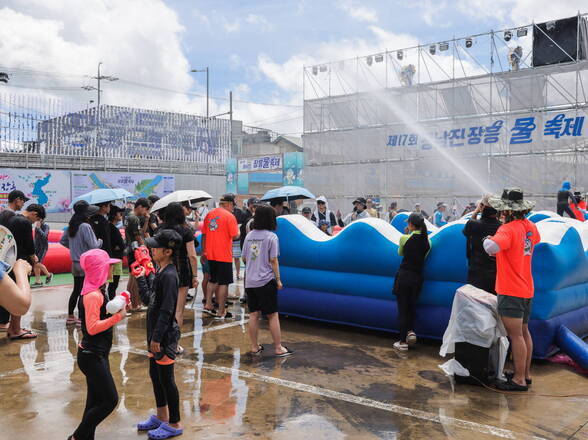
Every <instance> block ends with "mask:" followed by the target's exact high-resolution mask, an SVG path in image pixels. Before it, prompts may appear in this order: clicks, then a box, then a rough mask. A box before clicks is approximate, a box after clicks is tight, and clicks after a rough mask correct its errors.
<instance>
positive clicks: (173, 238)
mask: <svg viewBox="0 0 588 440" xmlns="http://www.w3.org/2000/svg"><path fill="white" fill-rule="evenodd" d="M145 243H146V244H147V246H148V247H149V248H150V249H151V253H152V255H153V261H154V262H155V263H156V264H157V267H158V270H157V274H156V275H155V276H153V274H150V275H149V278H146V277H145V269H142V271H141V274H140V275H139V277H138V278H137V283H138V285H139V293H140V295H141V300H142V301H143V303H144V304H146V305H148V306H149V308H148V310H147V344H148V346H149V376H150V377H151V382H152V383H153V393H154V394H155V402H156V404H157V415H156V416H154V415H152V416H150V417H149V418H148V419H147V420H145V421H143V422H140V423H139V424H138V425H137V429H138V430H139V431H149V438H151V439H166V438H170V437H175V436H177V435H181V434H182V433H183V428H182V425H181V424H180V395H179V393H178V388H177V386H176V382H175V378H174V362H175V358H176V352H177V347H178V341H179V340H180V329H179V327H178V323H177V321H176V317H175V314H176V313H175V312H176V303H177V301H178V283H179V281H178V272H177V270H176V266H175V265H174V263H173V261H174V259H175V258H176V255H175V254H176V252H177V250H178V248H179V247H180V246H181V245H182V244H183V241H182V237H181V235H180V234H178V233H177V232H176V231H174V230H172V229H163V230H160V231H159V232H158V233H157V234H155V237H150V238H147V239H146V240H145Z"/></svg>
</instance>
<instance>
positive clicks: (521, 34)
mask: <svg viewBox="0 0 588 440" xmlns="http://www.w3.org/2000/svg"><path fill="white" fill-rule="evenodd" d="M526 36H527V28H526V27H524V28H519V29H517V37H519V38H520V37H526Z"/></svg>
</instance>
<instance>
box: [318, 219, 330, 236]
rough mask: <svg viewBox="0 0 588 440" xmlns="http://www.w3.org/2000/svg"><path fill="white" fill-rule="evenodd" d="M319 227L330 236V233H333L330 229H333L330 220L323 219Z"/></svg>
mask: <svg viewBox="0 0 588 440" xmlns="http://www.w3.org/2000/svg"><path fill="white" fill-rule="evenodd" d="M318 228H319V229H320V230H321V231H323V232H324V233H325V234H327V235H329V236H330V235H333V234H331V232H330V230H331V224H330V223H329V222H328V221H326V220H321V221H320V222H319V225H318Z"/></svg>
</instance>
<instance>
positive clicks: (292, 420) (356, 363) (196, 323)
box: [0, 283, 588, 440]
mask: <svg viewBox="0 0 588 440" xmlns="http://www.w3.org/2000/svg"><path fill="white" fill-rule="evenodd" d="M121 284H122V283H121ZM70 290H71V288H70V287H69V286H58V287H48V288H41V289H37V290H34V298H33V306H32V308H31V312H29V314H28V315H27V316H26V317H25V318H24V319H23V323H24V324H25V325H26V326H30V327H32V328H34V329H35V330H37V331H39V337H38V339H37V340H35V341H26V342H25V341H22V342H8V341H7V340H6V338H5V337H4V336H0V389H1V390H2V401H1V402H0V412H1V413H2V416H3V423H2V428H1V431H0V439H13V440H20V439H66V438H67V436H68V435H69V434H71V433H72V432H73V430H74V429H75V427H76V426H77V424H78V423H79V420H80V417H81V414H82V412H83V408H84V404H85V392H86V387H85V379H84V376H83V375H82V374H81V372H80V371H79V369H78V368H77V366H76V364H75V355H76V350H77V349H76V346H77V342H78V341H79V338H80V333H79V330H76V329H75V328H66V326H65V318H66V313H65V312H64V310H65V309H66V305H67V298H68V296H69V292H70ZM240 291H242V286H235V287H233V288H232V291H231V293H232V294H239V293H240ZM200 299H201V296H200V295H199V296H198V298H197V300H196V301H195V304H194V308H192V305H188V307H187V308H186V315H185V316H186V318H185V322H184V327H183V329H182V331H183V335H182V340H181V344H182V345H183V346H184V348H185V349H186V353H185V354H184V355H183V356H182V357H181V358H179V360H178V362H177V363H176V382H177V384H178V388H179V390H180V398H181V411H182V423H183V424H184V426H185V434H184V438H197V437H198V438H199V437H200V436H202V437H205V438H207V439H225V438H243V439H307V438H310V439H312V440H319V439H328V440H334V439H343V438H346V439H396V438H402V439H404V438H406V439H417V438H429V439H436V438H456V439H485V438H533V437H539V438H574V439H588V380H587V379H586V377H583V376H580V375H578V374H576V373H575V372H573V371H571V370H568V369H566V368H564V367H561V366H558V365H553V364H549V363H547V362H538V363H536V364H535V366H534V371H533V373H534V377H533V390H532V392H530V393H529V394H526V395H504V394H498V393H495V392H492V391H488V390H485V389H482V388H478V387H472V386H466V385H457V386H456V388H455V390H452V386H451V384H450V382H449V380H448V379H447V378H446V377H445V376H444V375H443V374H442V372H441V370H440V369H439V368H438V365H439V364H441V363H443V362H444V360H443V359H442V358H440V357H439V356H438V355H437V352H438V350H439V343H438V342H434V341H426V342H422V343H419V345H418V346H417V348H416V349H414V350H413V351H410V352H409V353H408V354H407V355H404V356H402V355H400V354H398V353H396V352H395V351H394V350H393V349H392V343H393V341H394V340H393V335H389V334H385V333H379V332H369V331H364V330H358V329H355V328H351V327H343V326H331V325H326V324H322V323H315V322H311V321H305V320H300V319H293V318H287V317H285V318H282V320H281V323H282V331H283V339H284V345H287V346H288V347H289V348H291V349H292V350H294V351H295V354H294V355H293V356H291V357H289V358H281V359H280V358H275V357H274V356H272V346H271V338H270V334H269V331H268V329H267V325H266V323H265V322H262V324H261V332H260V342H261V343H263V344H264V346H265V350H264V352H263V354H262V355H261V356H259V357H255V358H254V357H251V356H250V355H248V354H247V352H248V350H249V344H248V339H247V334H246V328H247V321H248V317H247V315H246V313H245V312H246V311H245V309H243V308H241V307H240V306H238V305H234V306H232V309H231V310H232V312H233V313H234V314H235V318H236V319H235V320H229V321H226V322H219V321H214V320H212V319H211V318H208V317H203V316H202V313H201V311H200V309H201V303H200ZM145 350H146V343H145V314H144V313H139V314H134V315H133V316H132V317H130V318H128V319H126V320H125V321H123V322H122V323H121V324H119V325H118V326H117V327H116V331H115V340H114V347H113V351H112V353H111V355H110V364H111V369H112V373H113V376H114V379H115V382H116V385H117V388H118V392H119V395H120V401H119V405H118V407H117V409H116V410H115V411H114V413H113V414H111V415H110V416H109V417H108V419H106V421H105V422H104V423H103V424H101V425H100V426H99V428H98V433H97V435H96V438H97V439H121V440H124V439H136V438H139V439H146V438H147V436H146V435H145V434H138V433H137V432H136V430H135V427H134V425H135V424H136V423H137V422H138V421H139V420H142V419H145V418H147V416H148V415H149V414H151V413H153V411H154V398H153V394H152V388H151V382H150V380H149V376H148V362H147V358H146V356H145V353H146V352H145ZM569 394H574V395H578V394H583V395H584V396H583V397H581V396H575V397H553V396H549V397H548V396H543V395H558V396H561V395H569Z"/></svg>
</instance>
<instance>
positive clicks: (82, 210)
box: [73, 200, 100, 217]
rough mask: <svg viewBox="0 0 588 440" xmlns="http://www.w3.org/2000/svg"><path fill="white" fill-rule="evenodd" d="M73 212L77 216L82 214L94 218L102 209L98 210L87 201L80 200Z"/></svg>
mask: <svg viewBox="0 0 588 440" xmlns="http://www.w3.org/2000/svg"><path fill="white" fill-rule="evenodd" d="M73 210H74V212H75V213H76V214H80V215H83V216H85V217H92V216H93V215H94V214H96V213H97V212H98V211H99V210H100V208H98V207H97V206H96V205H90V204H89V203H88V202H86V201H85V200H78V201H77V202H76V203H75V204H74V206H73Z"/></svg>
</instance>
